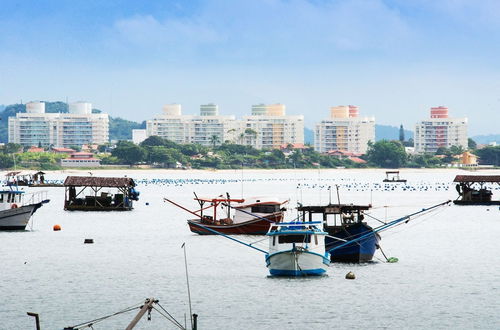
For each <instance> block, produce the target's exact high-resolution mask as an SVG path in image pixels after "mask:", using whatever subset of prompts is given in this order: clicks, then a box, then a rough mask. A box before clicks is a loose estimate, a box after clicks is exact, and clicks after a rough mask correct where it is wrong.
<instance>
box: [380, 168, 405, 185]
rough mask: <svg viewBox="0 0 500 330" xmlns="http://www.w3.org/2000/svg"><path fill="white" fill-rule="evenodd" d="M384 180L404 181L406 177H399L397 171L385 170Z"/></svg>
mask: <svg viewBox="0 0 500 330" xmlns="http://www.w3.org/2000/svg"><path fill="white" fill-rule="evenodd" d="M383 181H384V182H403V183H405V182H406V179H401V178H400V177H399V171H387V172H385V179H384V180H383Z"/></svg>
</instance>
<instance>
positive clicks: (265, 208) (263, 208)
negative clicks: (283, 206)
mask: <svg viewBox="0 0 500 330" xmlns="http://www.w3.org/2000/svg"><path fill="white" fill-rule="evenodd" d="M279 210H280V206H279V205H278V204H272V205H266V204H261V205H254V206H252V213H274V212H279Z"/></svg>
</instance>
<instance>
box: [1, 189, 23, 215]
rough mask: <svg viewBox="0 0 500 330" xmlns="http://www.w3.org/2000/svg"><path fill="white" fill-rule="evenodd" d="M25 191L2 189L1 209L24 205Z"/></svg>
mask: <svg viewBox="0 0 500 330" xmlns="http://www.w3.org/2000/svg"><path fill="white" fill-rule="evenodd" d="M23 195H24V191H20V190H0V211H3V210H10V209H17V208H19V207H21V206H22V205H23Z"/></svg>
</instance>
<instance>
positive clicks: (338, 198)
mask: <svg viewBox="0 0 500 330" xmlns="http://www.w3.org/2000/svg"><path fill="white" fill-rule="evenodd" d="M335 187H336V188H337V200H338V201H339V206H340V194H339V185H338V184H336V185H335Z"/></svg>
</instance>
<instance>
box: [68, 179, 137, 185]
mask: <svg viewBox="0 0 500 330" xmlns="http://www.w3.org/2000/svg"><path fill="white" fill-rule="evenodd" d="M64 186H93V187H134V186H135V182H134V180H132V179H131V178H109V177H98V176H68V177H67V178H66V180H64Z"/></svg>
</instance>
